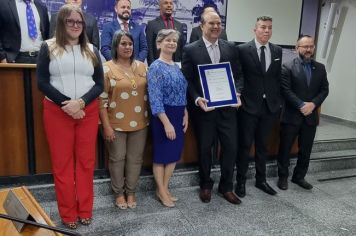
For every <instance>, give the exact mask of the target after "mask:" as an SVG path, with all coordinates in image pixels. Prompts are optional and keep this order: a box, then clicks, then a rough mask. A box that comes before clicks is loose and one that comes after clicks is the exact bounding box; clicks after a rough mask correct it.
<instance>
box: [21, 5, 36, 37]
mask: <svg viewBox="0 0 356 236" xmlns="http://www.w3.org/2000/svg"><path fill="white" fill-rule="evenodd" d="M24 1H25V3H26V19H27V30H28V36H29V37H30V38H31V39H32V40H35V39H36V38H37V35H38V34H37V28H36V22H35V16H34V15H33V11H32V7H31V0H24Z"/></svg>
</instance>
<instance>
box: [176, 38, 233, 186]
mask: <svg viewBox="0 0 356 236" xmlns="http://www.w3.org/2000/svg"><path fill="white" fill-rule="evenodd" d="M219 49H220V62H230V63H231V68H232V71H233V75H234V78H235V81H236V79H237V74H238V72H237V71H238V69H239V67H238V65H237V61H238V55H237V51H236V48H235V47H234V46H233V45H232V44H230V43H229V42H227V41H225V40H221V39H219ZM211 63H212V62H211V59H210V56H209V54H208V51H207V48H206V46H205V43H204V41H203V39H200V40H198V41H196V42H194V43H191V44H188V45H186V46H185V47H184V48H183V60H182V71H183V74H184V76H185V77H186V79H187V80H188V93H189V96H188V101H189V102H188V108H189V111H190V114H191V115H190V117H192V119H193V125H194V128H195V135H196V137H197V141H198V152H199V176H200V188H201V189H212V187H213V180H212V179H211V178H210V171H211V164H212V156H211V147H212V145H213V142H214V137H215V136H216V135H217V136H218V138H219V139H220V142H221V156H220V166H221V178H220V184H219V190H220V191H221V192H223V193H224V192H230V191H232V187H233V184H232V178H233V171H234V163H235V158H236V154H237V146H236V143H237V134H236V132H235V130H236V128H237V120H236V108H232V107H222V108H216V109H215V110H213V111H210V112H205V111H203V110H202V109H201V108H200V107H199V106H197V105H195V100H196V99H197V98H198V97H203V92H202V88H201V85H200V80H199V73H198V65H200V64H211Z"/></svg>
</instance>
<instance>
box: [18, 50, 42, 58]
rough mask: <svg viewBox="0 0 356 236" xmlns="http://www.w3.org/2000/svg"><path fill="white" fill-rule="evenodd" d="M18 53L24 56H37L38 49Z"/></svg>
mask: <svg viewBox="0 0 356 236" xmlns="http://www.w3.org/2000/svg"><path fill="white" fill-rule="evenodd" d="M19 55H20V56H25V57H37V55H38V51H29V52H19Z"/></svg>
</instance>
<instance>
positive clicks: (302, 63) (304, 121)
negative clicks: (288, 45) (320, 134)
mask: <svg viewBox="0 0 356 236" xmlns="http://www.w3.org/2000/svg"><path fill="white" fill-rule="evenodd" d="M295 48H296V51H297V52H298V57H297V58H295V59H293V60H291V61H289V62H287V63H285V64H283V68H282V86H281V92H282V95H283V98H284V99H285V105H284V107H283V112H282V117H281V119H282V120H281V130H280V140H281V141H280V146H279V155H278V176H279V180H278V183H277V186H278V187H279V188H280V189H282V190H286V189H288V175H289V171H288V167H289V154H290V151H291V149H292V146H293V143H294V141H295V139H296V138H297V136H298V149H299V150H298V159H297V165H296V167H295V168H294V172H293V176H292V182H293V183H295V184H297V185H299V186H300V187H302V188H304V189H308V190H309V189H312V188H313V185H311V184H310V183H308V182H307V181H306V180H305V179H304V178H305V175H306V174H307V171H308V167H309V160H310V153H311V150H312V147H313V142H314V137H315V132H316V127H317V125H318V123H319V115H318V108H319V107H320V106H321V104H322V103H323V101H324V100H325V98H326V97H327V96H328V94H329V83H328V79H327V74H326V71H325V67H324V65H323V64H321V63H319V62H317V61H315V60H314V59H313V58H312V57H313V55H314V50H315V45H314V38H312V37H311V36H309V35H304V36H301V37H300V38H299V39H298V41H297V45H296V47H295Z"/></svg>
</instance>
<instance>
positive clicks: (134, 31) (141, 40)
mask: <svg viewBox="0 0 356 236" xmlns="http://www.w3.org/2000/svg"><path fill="white" fill-rule="evenodd" d="M117 30H121V27H120V24H119V22H118V21H117V20H116V19H114V20H113V21H112V22H109V23H106V24H105V25H104V26H103V31H102V33H101V48H100V51H101V53H102V54H103V56H104V57H105V59H106V60H107V61H109V60H111V59H112V57H111V43H112V37H113V36H114V33H115V32H116V31H117ZM129 31H130V33H131V35H132V37H133V39H134V53H135V59H137V60H139V61H142V62H144V61H145V59H146V57H147V52H148V49H147V41H146V36H145V29H144V26H142V25H139V24H137V23H135V22H133V21H132V20H130V23H129Z"/></svg>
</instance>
